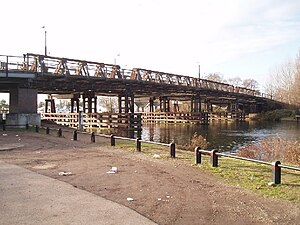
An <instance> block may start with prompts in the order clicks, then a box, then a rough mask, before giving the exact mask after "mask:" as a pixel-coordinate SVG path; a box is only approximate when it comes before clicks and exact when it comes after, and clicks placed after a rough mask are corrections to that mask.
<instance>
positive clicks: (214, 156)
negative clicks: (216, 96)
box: [195, 147, 300, 184]
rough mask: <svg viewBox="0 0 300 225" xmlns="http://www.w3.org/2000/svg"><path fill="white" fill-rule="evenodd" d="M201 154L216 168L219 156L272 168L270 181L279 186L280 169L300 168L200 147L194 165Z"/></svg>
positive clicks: (196, 149)
mask: <svg viewBox="0 0 300 225" xmlns="http://www.w3.org/2000/svg"><path fill="white" fill-rule="evenodd" d="M202 153H203V154H206V155H210V163H211V166H212V167H218V165H219V160H218V159H219V156H222V157H227V158H233V159H239V160H244V161H249V162H255V163H259V164H265V165H270V166H272V180H273V183H274V184H281V168H285V169H290V170H295V171H300V168H298V167H294V166H287V165H282V164H281V163H280V161H274V162H266V161H261V160H257V159H250V158H245V157H240V156H236V155H229V154H225V153H221V152H218V150H211V151H207V150H203V149H200V147H196V148H195V164H201V161H202V160H201V155H202Z"/></svg>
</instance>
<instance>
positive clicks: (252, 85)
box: [243, 79, 258, 90]
mask: <svg viewBox="0 0 300 225" xmlns="http://www.w3.org/2000/svg"><path fill="white" fill-rule="evenodd" d="M243 86H244V87H245V88H249V89H252V90H256V89H258V82H257V81H256V80H254V79H246V80H244V81H243Z"/></svg>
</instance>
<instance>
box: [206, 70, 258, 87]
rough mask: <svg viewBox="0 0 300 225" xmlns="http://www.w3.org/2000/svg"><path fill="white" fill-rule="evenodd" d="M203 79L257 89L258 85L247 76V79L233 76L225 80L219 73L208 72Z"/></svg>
mask: <svg viewBox="0 0 300 225" xmlns="http://www.w3.org/2000/svg"><path fill="white" fill-rule="evenodd" d="M205 79H206V80H211V81H216V82H220V83H227V84H231V85H233V86H235V87H245V88H248V89H252V90H257V89H258V87H259V84H258V82H257V81H256V80H254V79H250V78H249V79H245V80H242V79H241V78H240V77H233V78H229V79H228V80H225V79H224V78H223V75H222V74H221V73H210V74H208V75H206V76H205Z"/></svg>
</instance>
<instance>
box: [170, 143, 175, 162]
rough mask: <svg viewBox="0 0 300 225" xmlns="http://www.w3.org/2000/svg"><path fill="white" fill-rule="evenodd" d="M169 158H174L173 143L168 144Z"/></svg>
mask: <svg viewBox="0 0 300 225" xmlns="http://www.w3.org/2000/svg"><path fill="white" fill-rule="evenodd" d="M170 156H171V158H175V143H174V142H172V143H171V144H170Z"/></svg>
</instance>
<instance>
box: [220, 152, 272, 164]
mask: <svg viewBox="0 0 300 225" xmlns="http://www.w3.org/2000/svg"><path fill="white" fill-rule="evenodd" d="M216 154H217V155H219V156H223V157H227V158H233V159H240V160H245V161H249V162H256V163H261V164H265V165H272V163H270V162H265V161H261V160H257V159H251V158H246V157H241V156H237V155H229V154H224V153H218V152H217V153H216Z"/></svg>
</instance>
